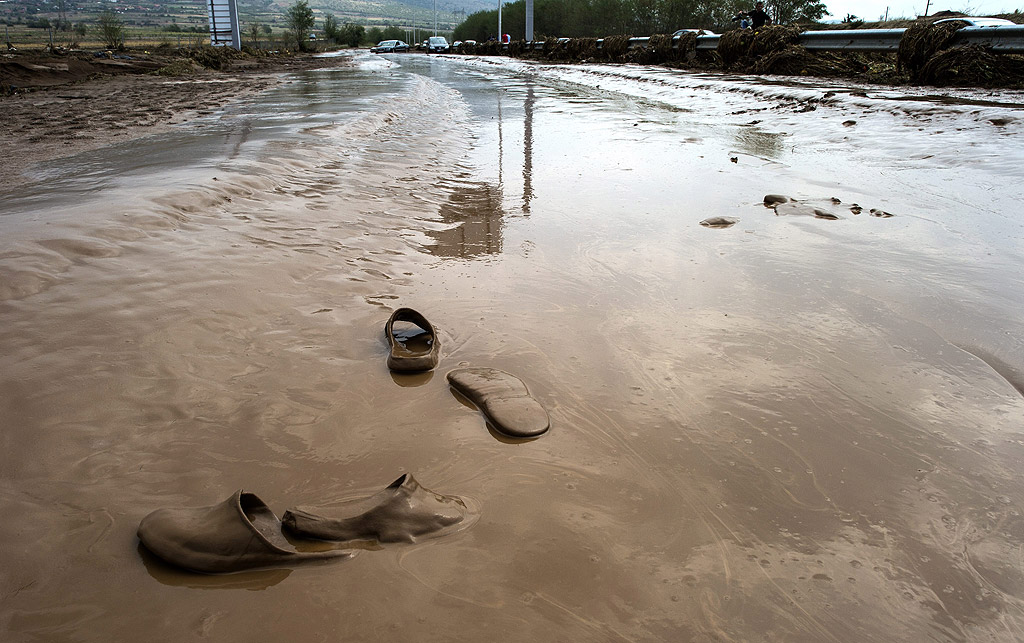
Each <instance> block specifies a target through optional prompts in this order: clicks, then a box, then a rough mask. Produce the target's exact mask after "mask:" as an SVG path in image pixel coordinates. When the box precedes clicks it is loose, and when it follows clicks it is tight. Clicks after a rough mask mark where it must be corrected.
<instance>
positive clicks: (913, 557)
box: [0, 56, 1024, 642]
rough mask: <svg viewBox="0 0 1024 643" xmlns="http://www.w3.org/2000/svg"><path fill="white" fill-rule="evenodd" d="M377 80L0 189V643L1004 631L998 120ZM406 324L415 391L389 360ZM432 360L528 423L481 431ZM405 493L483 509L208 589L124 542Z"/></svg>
mask: <svg viewBox="0 0 1024 643" xmlns="http://www.w3.org/2000/svg"><path fill="white" fill-rule="evenodd" d="M393 60H394V63H393V64H392V63H388V62H387V59H386V58H380V57H377V58H373V57H369V56H365V57H363V58H360V59H358V60H357V64H356V65H355V67H353V68H352V69H334V70H325V71H311V72H304V73H301V74H297V75H294V76H290V77H288V78H287V81H288V82H284V83H280V84H276V85H275V86H273V87H272V88H270V89H269V90H268V91H266V92H264V93H263V94H261V95H260V96H259V99H258V100H252V101H245V102H243V103H240V104H235V105H226V106H225V107H224V109H223V110H221V111H219V112H216V113H214V114H210V115H207V116H206V117H205V118H203V119H200V120H199V121H198V122H196V123H195V124H194V126H193V127H189V128H171V129H169V130H168V131H166V132H164V133H162V134H160V135H156V136H152V137H146V138H140V139H136V140H135V141H133V143H132V144H131V145H120V146H113V147H108V148H102V149H97V150H94V151H93V152H90V153H88V154H83V155H79V156H77V157H72V158H69V159H65V160H63V161H61V162H60V163H56V164H54V165H53V166H51V167H48V168H46V170H45V171H42V170H39V169H38V168H34V169H30V172H29V175H30V176H37V177H43V178H45V181H43V182H41V183H32V182H29V183H24V184H21V185H19V187H18V189H17V190H13V191H7V192H6V193H5V195H4V201H3V202H4V204H5V205H4V213H3V215H2V216H0V226H2V230H3V242H2V250H0V284H3V286H2V291H0V298H2V301H0V319H2V321H3V323H2V324H0V347H2V348H0V374H2V375H0V418H2V432H0V435H2V436H3V450H2V452H0V502H2V507H3V509H4V512H5V513H6V514H7V515H8V516H11V517H15V519H11V520H6V521H3V522H2V523H0V543H3V544H2V545H0V547H2V551H3V560H4V561H5V564H4V565H3V566H2V567H0V630H2V631H3V632H4V633H5V635H6V638H8V639H10V640H19V641H20V640H25V641H28V640H40V639H42V640H88V641H93V640H95V641H100V640H104V641H109V640H120V639H127V638H140V637H148V636H153V633H154V632H157V633H159V635H158V638H166V639H168V640H197V639H204V638H206V639H212V640H228V641H247V640H253V639H255V638H267V639H285V638H287V639H288V640H299V641H315V640H324V639H329V640H397V639H411V640H426V641H429V640H445V641H450V640H465V641H474V640H481V639H485V638H491V639H495V640H502V641H560V640H587V641H618V640H627V641H633V640H644V641H649V640H680V641H715V640H718V641H722V640H725V641H773V640H783V641H858V642H861V641H892V640H906V641H916V640H937V641H982V640H985V641H989V640H996V641H1014V640H1019V639H1020V638H1021V636H1022V634H1024V562H1022V560H1021V556H1020V552H1021V551H1022V550H1024V518H1022V517H1021V510H1022V508H1024V482H1022V480H1021V477H1020V471H1021V467H1022V466H1024V465H1022V461H1024V422H1022V420H1024V396H1022V395H1021V394H1020V382H1019V381H1015V378H1017V377H1018V375H1017V374H1019V373H1020V372H1021V370H1020V369H1021V365H1022V364H1024V350H1022V345H1021V339H1020V338H1021V337H1024V332H1022V331H1024V323H1022V320H1021V318H1020V315H1019V311H1020V310H1022V309H1024V294H1022V293H1024V288H1022V287H1021V286H1022V285H1024V284H1022V283H1021V275H1022V274H1024V271H1022V270H1021V268H1022V267H1024V229H1022V227H1021V226H1020V224H1019V222H1018V221H1017V219H1016V218H1015V217H1016V215H1015V213H1016V212H1017V209H1018V207H1019V203H1020V202H1021V199H1022V197H1024V193H1022V188H1021V187H1020V186H1021V183H1020V180H1019V179H1020V169H1019V168H1020V167H1021V166H1022V165H1021V160H1022V159H1021V158H1020V155H1021V153H1020V151H1019V150H1016V151H1015V148H1014V146H1013V145H1012V137H1013V136H1014V135H1019V131H1018V128H1019V127H1020V123H1021V122H1024V119H1022V118H1021V113H1020V107H1019V106H1015V105H1013V104H1011V101H1009V100H1008V99H1006V98H1005V97H1002V96H996V95H991V94H990V95H987V96H985V97H984V100H986V101H988V103H989V104H987V105H979V104H971V103H969V102H968V101H967V100H959V99H958V100H954V101H952V105H949V104H947V105H943V104H941V103H939V102H937V101H932V100H930V99H928V98H926V97H916V99H915V100H913V101H910V100H906V99H907V98H908V97H906V96H902V97H897V96H896V94H895V92H893V93H892V94H891V95H890V94H885V92H886V91H889V92H891V91H892V90H883V89H880V88H869V90H868V93H867V94H866V95H865V96H864V97H862V96H861V95H860V94H859V93H858V92H861V93H863V89H864V88H853V87H849V88H844V87H843V86H840V85H813V84H811V83H803V84H800V83H791V84H789V85H786V84H783V83H768V82H764V81H761V80H759V79H750V78H746V79H741V78H737V79H731V80H730V79H721V78H704V77H700V76H692V75H679V74H677V73H675V72H671V71H667V70H644V69H641V68H630V69H625V70H624V68H613V67H607V68H600V67H593V68H590V69H588V70H581V69H578V68H573V69H561V68H558V67H553V66H531V65H523V64H520V63H507V64H497V63H495V62H491V61H482V60H477V61H474V60H463V61H458V62H455V61H446V60H444V59H443V58H429V59H428V58H426V57H405V58H403V57H401V56H397V57H394V59H393ZM829 92H832V94H833V95H832V96H828V97H826V95H827V94H828V93H829ZM396 97H399V98H400V99H396ZM964 98H965V99H966V98H971V99H974V100H975V101H980V100H981V99H982V98H983V97H982V96H980V95H973V96H968V97H964ZM808 105H811V106H813V107H814V109H807V106H808ZM993 119H997V120H998V122H1000V123H1002V125H996V124H994V123H993V122H992V120H993ZM1007 119H1008V120H1007ZM754 121H756V123H755V122H754ZM848 121H855V123H856V124H855V125H846V124H844V123H847V122H848ZM1004 134H1005V135H1006V136H1003V135H1004ZM769 193H781V194H786V195H788V196H791V197H793V198H797V199H800V200H802V201H805V202H807V203H812V204H813V205H814V207H818V208H822V209H831V211H833V212H834V213H835V214H836V215H837V218H836V219H835V220H829V219H822V218H816V217H813V216H800V215H798V214H790V215H785V216H781V215H777V214H776V213H775V212H774V211H773V210H772V209H769V208H766V207H765V206H764V205H763V203H762V199H763V196H764V195H765V194H769ZM832 197H836V198H837V199H838V200H839V201H840V203H838V204H837V203H834V202H833V201H832V200H831V199H832ZM853 204H858V205H859V206H861V207H862V211H861V213H860V214H855V213H854V212H853V210H852V209H851V207H852V205H853ZM872 208H874V209H876V210H884V211H886V212H890V213H893V214H894V215H895V216H893V217H891V218H883V217H877V216H871V214H870V211H871V209H872ZM715 216H721V217H733V218H737V219H739V221H738V222H737V223H736V224H734V225H732V226H730V227H728V228H712V227H706V226H702V225H700V222H701V221H703V220H706V219H708V218H710V217H715ZM400 306H411V307H413V308H415V309H416V310H418V311H420V312H422V313H424V314H425V315H426V316H427V318H428V319H429V320H430V321H431V322H432V324H433V325H434V326H435V328H436V330H437V332H438V335H439V337H440V341H441V346H442V352H441V361H440V364H439V365H438V367H437V369H435V371H433V372H431V373H428V374H424V375H408V376H402V375H395V374H392V373H391V372H389V371H388V369H387V366H386V359H387V354H388V347H387V343H386V342H385V339H384V336H383V330H384V324H385V322H386V320H387V319H388V316H389V315H390V313H391V311H392V310H394V309H395V308H398V307H400ZM463 366H483V367H490V368H497V369H501V370H502V371H506V372H508V373H512V374H515V375H516V376H518V377H520V378H521V379H522V380H523V381H524V382H525V384H526V385H527V386H528V387H529V391H530V393H531V395H532V396H533V397H534V398H535V399H536V400H537V401H538V402H540V403H541V404H542V405H543V406H544V408H545V409H546V410H547V412H548V414H549V416H550V422H551V428H550V430H549V431H548V432H547V433H545V434H544V435H542V436H541V437H539V438H537V439H535V440H526V441H516V440H509V439H507V438H505V437H504V436H501V435H499V434H496V433H495V432H491V431H489V430H488V429H487V428H486V427H485V426H484V424H483V421H482V419H481V415H480V413H479V412H478V411H477V410H476V409H474V408H472V407H471V405H470V404H469V402H468V400H466V399H465V398H462V397H460V396H459V395H457V394H455V393H453V392H452V391H451V390H450V388H449V386H448V382H447V381H446V378H445V375H446V374H447V373H448V372H449V371H451V370H452V369H455V368H458V367H463ZM406 472H408V473H412V474H413V475H414V476H415V477H416V479H417V480H418V481H419V482H420V483H421V484H423V485H424V486H426V487H428V488H430V489H433V490H435V491H437V492H439V493H443V494H450V495H457V496H460V497H465V498H467V499H468V500H469V501H470V502H471V503H472V504H473V506H474V507H478V508H479V517H478V519H477V520H476V522H475V523H474V524H472V526H470V527H469V528H467V529H465V530H463V531H460V532H458V533H455V534H451V535H447V536H444V537H440V538H437V539H432V540H428V541H424V542H422V543H416V544H411V545H410V544H396V545H385V546H381V547H363V548H361V551H360V552H359V554H358V555H357V556H355V557H354V558H352V559H351V560H343V561H337V562H333V563H332V562H327V563H322V564H320V563H316V564H310V565H304V566H295V567H293V568H283V569H271V570H263V571H255V572H245V573H240V574H233V575H227V576H202V575H196V574H191V573H188V572H184V571H181V570H177V569H174V568H171V567H170V566H168V565H166V564H164V563H161V562H160V561H158V560H156V559H155V558H154V557H153V556H151V555H149V554H148V553H147V552H146V551H145V550H144V548H141V547H140V546H139V544H138V541H137V539H136V538H135V530H136V528H137V526H138V524H139V521H140V520H141V519H142V518H143V517H144V516H145V515H146V514H148V513H149V512H150V511H152V510H154V509H158V508H161V507H175V506H202V505H210V504H214V503H217V502H220V501H222V500H224V499H225V498H227V497H228V496H230V495H231V493H233V492H234V491H235V490H237V489H239V488H244V489H245V490H246V491H251V492H255V493H257V494H259V496H260V497H261V498H262V499H263V500H265V501H266V502H267V503H268V504H269V505H270V507H271V508H272V509H274V511H275V512H277V514H278V515H281V514H282V513H283V512H284V510H285V509H287V508H289V507H294V506H297V505H307V506H310V505H311V506H314V507H324V508H330V507H332V506H338V505H339V504H340V503H342V502H343V501H345V500H350V499H353V498H359V497H366V496H369V495H371V494H373V493H375V492H377V491H379V490H381V489H382V488H383V487H384V486H385V485H387V484H389V483H390V482H391V481H392V480H394V479H395V478H396V477H397V476H398V475H400V474H401V473H406Z"/></svg>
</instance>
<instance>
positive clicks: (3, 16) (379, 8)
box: [0, 0, 496, 46]
mask: <svg viewBox="0 0 1024 643" xmlns="http://www.w3.org/2000/svg"><path fill="white" fill-rule="evenodd" d="M237 1H238V11H239V14H240V19H241V22H242V30H243V32H244V31H246V30H247V28H248V27H249V26H251V25H253V24H259V25H260V26H261V27H266V28H269V29H270V30H271V33H272V34H278V33H280V32H282V31H283V30H284V28H285V11H286V10H287V9H288V7H290V6H291V5H292V4H294V0H237ZM308 2H309V6H310V7H311V8H312V9H313V11H314V15H315V17H316V28H317V29H319V28H321V27H322V25H323V19H324V17H326V16H327V15H328V14H331V15H333V16H334V17H335V18H337V19H338V20H339V21H340V22H343V23H344V22H354V23H356V24H360V25H363V26H365V27H366V28H367V29H369V28H371V27H386V26H396V27H403V28H406V29H408V30H409V32H410V37H413V36H414V31H415V32H418V34H416V35H422V34H423V33H424V32H425V31H427V30H432V29H433V26H434V20H435V16H436V20H437V28H438V30H439V31H444V32H450V31H451V30H452V29H453V28H454V27H455V25H457V24H458V23H459V22H461V21H462V20H463V19H464V18H465V16H467V15H469V14H471V13H473V12H475V11H479V10H481V9H489V8H493V7H495V6H496V5H495V4H494V3H493V2H491V1H490V0H436V14H435V0H308ZM108 9H113V10H114V11H115V12H116V13H117V14H118V17H119V18H120V19H121V20H122V21H123V22H124V25H125V28H126V35H127V41H128V44H129V45H131V44H133V42H138V43H143V42H152V41H153V39H154V38H155V37H162V38H164V39H168V38H169V39H171V41H172V43H173V40H174V39H177V40H178V42H179V43H181V42H182V40H183V39H187V38H190V37H194V38H198V37H199V36H200V35H201V34H205V33H206V30H207V13H206V5H205V3H204V2H203V0H117V1H114V2H109V1H107V0H0V23H2V24H3V25H4V27H5V41H9V42H11V43H13V44H14V45H15V46H36V45H38V46H41V45H44V44H47V42H53V43H55V44H57V43H66V42H68V40H69V39H70V38H72V37H73V36H72V35H71V33H70V32H71V31H72V28H73V27H74V26H80V27H79V30H80V31H81V33H80V36H81V38H79V39H80V40H82V39H84V40H89V38H88V37H87V36H86V34H87V32H88V31H89V30H92V29H94V28H95V25H96V18H97V17H98V16H99V14H100V13H101V12H103V11H104V10H108ZM60 25H66V28H65V29H63V30H62V29H60ZM161 34H162V36H161ZM168 34H170V35H168ZM269 37H270V38H272V36H269Z"/></svg>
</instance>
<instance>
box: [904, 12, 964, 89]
mask: <svg viewBox="0 0 1024 643" xmlns="http://www.w3.org/2000/svg"><path fill="white" fill-rule="evenodd" d="M960 26H961V25H959V24H957V23H944V24H941V25H933V24H915V25H911V26H909V27H907V30H906V31H904V32H903V37H902V38H900V47H899V49H898V50H897V51H896V63H897V65H898V66H899V68H900V69H903V70H906V71H908V72H909V73H910V74H911V76H916V75H917V74H918V73H919V72H920V71H921V70H922V69H923V68H924V66H925V64H927V63H928V60H929V59H930V58H931V57H932V56H934V55H935V54H937V53H938V52H939V51H941V50H943V49H946V48H948V47H949V46H950V45H951V44H952V42H953V38H954V37H955V36H956V32H957V30H958V29H960Z"/></svg>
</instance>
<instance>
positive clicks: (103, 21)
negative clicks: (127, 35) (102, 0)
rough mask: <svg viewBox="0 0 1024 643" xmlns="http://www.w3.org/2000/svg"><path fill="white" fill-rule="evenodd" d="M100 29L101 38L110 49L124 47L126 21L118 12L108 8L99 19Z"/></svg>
mask: <svg viewBox="0 0 1024 643" xmlns="http://www.w3.org/2000/svg"><path fill="white" fill-rule="evenodd" d="M97 21H98V23H99V30H100V40H102V41H103V44H105V45H106V46H107V48H108V49H121V48H123V47H124V23H123V22H122V21H121V19H120V18H118V17H117V14H116V13H114V12H113V11H111V10H110V9H107V10H106V11H104V12H103V13H101V14H100V15H99V18H98V19H97Z"/></svg>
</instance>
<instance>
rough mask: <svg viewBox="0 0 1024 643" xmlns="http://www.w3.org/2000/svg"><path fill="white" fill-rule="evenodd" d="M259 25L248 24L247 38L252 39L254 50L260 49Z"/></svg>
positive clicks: (255, 23)
mask: <svg viewBox="0 0 1024 643" xmlns="http://www.w3.org/2000/svg"><path fill="white" fill-rule="evenodd" d="M261 30H262V29H261V27H260V23H258V22H250V23H249V37H250V38H252V46H253V48H254V49H259V48H260V32H261Z"/></svg>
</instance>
